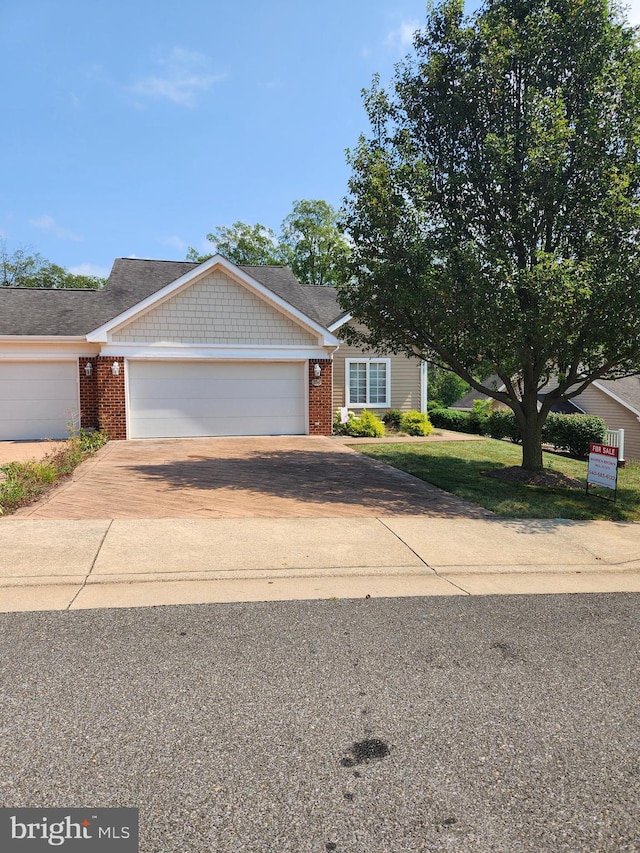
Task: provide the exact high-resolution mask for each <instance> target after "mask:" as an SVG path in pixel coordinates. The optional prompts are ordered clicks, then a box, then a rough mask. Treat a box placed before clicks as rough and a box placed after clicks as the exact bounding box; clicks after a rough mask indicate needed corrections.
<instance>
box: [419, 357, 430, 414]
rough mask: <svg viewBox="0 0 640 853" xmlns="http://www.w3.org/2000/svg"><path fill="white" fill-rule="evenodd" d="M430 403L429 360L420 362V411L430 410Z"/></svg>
mask: <svg viewBox="0 0 640 853" xmlns="http://www.w3.org/2000/svg"><path fill="white" fill-rule="evenodd" d="M428 404H429V363H428V362H427V361H421V362H420V411H421V412H422V413H423V414H424V413H425V412H428V411H429V409H428Z"/></svg>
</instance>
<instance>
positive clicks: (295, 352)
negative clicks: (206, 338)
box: [100, 343, 333, 361]
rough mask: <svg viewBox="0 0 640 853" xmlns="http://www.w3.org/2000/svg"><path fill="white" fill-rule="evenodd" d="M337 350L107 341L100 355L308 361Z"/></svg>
mask: <svg viewBox="0 0 640 853" xmlns="http://www.w3.org/2000/svg"><path fill="white" fill-rule="evenodd" d="M332 354H333V353H327V352H326V351H325V350H323V349H320V348H319V347H318V348H317V349H315V348H313V347H295V346H292V347H284V346H255V347H252V346H244V345H241V346H219V347H218V346H215V347H207V346H193V345H192V344H172V345H171V346H167V345H157V344H115V343H113V344H106V345H105V346H103V347H102V348H101V350H100V355H104V356H120V357H122V358H133V359H137V358H144V359H148V360H151V359H159V360H161V361H167V360H172V359H178V360H187V359H206V360H208V361H215V360H218V361H222V360H226V361H229V360H231V361H306V360H308V359H315V360H318V359H327V358H329V359H330V358H331V357H332Z"/></svg>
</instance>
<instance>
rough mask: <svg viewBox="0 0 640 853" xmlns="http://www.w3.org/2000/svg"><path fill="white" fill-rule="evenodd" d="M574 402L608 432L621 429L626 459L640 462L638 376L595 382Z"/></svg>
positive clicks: (639, 390) (639, 395) (639, 379)
mask: <svg viewBox="0 0 640 853" xmlns="http://www.w3.org/2000/svg"><path fill="white" fill-rule="evenodd" d="M573 402H575V404H576V405H577V406H580V408H581V409H582V410H583V411H584V412H586V413H587V414H588V415H597V416H598V417H600V418H602V419H603V420H604V422H605V423H606V425H607V427H608V428H609V429H623V430H624V457H625V459H626V460H627V461H629V460H630V459H637V460H640V376H627V377H625V378H624V379H597V380H596V381H595V382H592V383H591V385H589V387H588V388H587V389H586V391H583V392H582V394H580V395H579V396H578V397H574V398H573Z"/></svg>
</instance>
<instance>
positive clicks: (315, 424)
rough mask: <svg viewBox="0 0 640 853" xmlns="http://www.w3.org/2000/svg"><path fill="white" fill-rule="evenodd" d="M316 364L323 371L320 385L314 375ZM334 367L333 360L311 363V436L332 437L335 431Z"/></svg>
mask: <svg viewBox="0 0 640 853" xmlns="http://www.w3.org/2000/svg"><path fill="white" fill-rule="evenodd" d="M316 364H319V365H320V369H321V371H322V373H321V375H320V380H319V384H318V380H317V379H316V377H315V376H314V373H313V368H314V366H315V365H316ZM332 365H333V362H332V361H331V359H322V360H320V359H319V360H317V361H310V362H309V435H331V433H332V431H333V370H332ZM314 383H315V384H314Z"/></svg>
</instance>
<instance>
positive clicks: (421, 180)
mask: <svg viewBox="0 0 640 853" xmlns="http://www.w3.org/2000/svg"><path fill="white" fill-rule="evenodd" d="M365 104H366V107H367V110H368V114H369V118H370V122H371V133H370V134H369V135H368V136H367V137H362V138H361V139H360V142H359V144H358V146H357V148H356V149H355V150H353V151H352V152H351V153H350V155H349V156H350V163H351V166H352V170H353V171H352V177H351V180H350V185H349V186H350V195H349V197H348V199H347V202H346V205H347V207H346V224H347V228H348V231H349V233H350V235H351V238H352V241H353V251H352V263H351V277H350V279H349V281H348V282H347V283H346V285H345V286H344V288H343V290H342V296H341V299H342V301H343V305H344V307H345V308H347V309H349V310H351V311H352V313H353V314H354V315H355V317H356V318H357V319H359V320H360V321H362V322H363V323H364V324H365V325H366V327H367V328H368V329H369V334H368V335H366V336H365V338H364V339H363V340H364V341H365V342H366V343H367V344H369V345H371V346H373V347H375V348H385V349H390V350H395V351H404V352H406V353H414V354H417V355H418V356H420V357H422V358H425V359H428V360H430V361H433V362H435V363H436V364H439V365H441V366H443V367H446V368H449V369H453V370H454V371H455V372H456V373H457V374H458V375H459V376H461V377H462V378H463V379H465V380H466V381H467V382H468V383H469V384H470V385H471V386H472V387H473V388H475V389H476V390H478V391H480V392H484V393H486V394H488V395H489V396H491V397H493V398H495V399H497V400H500V401H501V402H503V403H505V404H506V405H507V406H510V407H511V409H513V411H514V413H515V415H516V417H517V419H518V422H519V424H520V428H521V432H522V436H523V461H522V464H523V467H524V468H525V469H528V470H530V471H536V470H539V469H540V468H541V466H542V449H541V435H542V427H543V424H544V421H545V419H546V417H547V415H548V412H549V410H550V408H551V407H552V406H553V405H554V404H556V403H558V402H560V401H562V400H567V399H570V398H571V397H574V396H576V395H578V394H580V393H581V392H582V391H583V390H584V389H585V388H586V387H587V386H588V385H589V383H591V382H593V381H594V380H596V379H598V378H618V377H622V376H626V375H631V374H633V373H637V372H640V157H639V151H640V51H639V48H638V41H637V35H636V32H635V31H634V30H633V29H632V28H630V27H629V26H628V25H627V23H626V22H625V20H624V19H623V18H622V17H621V16H620V13H619V12H617V11H616V10H615V9H614V8H613V7H611V6H609V5H608V3H607V0H487V2H486V3H485V4H484V5H483V6H482V7H481V8H480V10H479V11H478V12H477V13H476V14H475V15H474V16H472V17H470V18H466V17H465V16H464V13H463V4H462V2H459V0H450V2H445V3H444V4H443V5H441V6H439V7H438V8H435V9H433V10H432V11H431V12H430V13H429V16H428V19H427V24H426V27H425V28H424V29H423V30H421V31H419V32H418V33H416V35H415V37H414V50H413V53H412V55H411V56H409V57H407V59H406V60H405V61H404V62H403V63H401V64H400V65H399V66H397V68H396V74H395V77H394V80H393V82H392V84H391V85H390V87H389V88H388V90H384V89H383V88H381V87H380V85H379V82H378V81H377V80H376V81H374V84H373V86H372V88H371V89H370V90H369V91H367V92H366V93H365ZM492 374H498V375H499V377H500V382H499V383H498V387H496V386H495V385H491V386H488V385H483V383H482V382H479V381H477V379H476V377H478V376H489V375H492ZM548 383H551V384H552V385H553V384H555V388H554V390H552V391H551V392H550V393H547V394H546V396H545V397H544V400H543V402H542V405H541V406H540V404H539V400H538V397H539V394H540V392H541V391H542V390H543V389H545V387H547V388H548ZM500 385H504V390H499V386H500Z"/></svg>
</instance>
